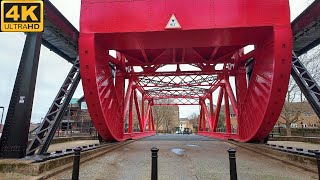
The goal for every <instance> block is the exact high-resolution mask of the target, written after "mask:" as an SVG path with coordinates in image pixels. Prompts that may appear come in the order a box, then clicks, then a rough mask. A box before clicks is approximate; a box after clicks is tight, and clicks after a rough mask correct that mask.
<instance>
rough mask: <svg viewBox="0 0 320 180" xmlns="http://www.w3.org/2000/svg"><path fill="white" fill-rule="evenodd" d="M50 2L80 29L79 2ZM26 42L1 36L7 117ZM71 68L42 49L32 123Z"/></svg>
mask: <svg viewBox="0 0 320 180" xmlns="http://www.w3.org/2000/svg"><path fill="white" fill-rule="evenodd" d="M51 2H52V3H53V4H54V5H55V6H56V7H57V8H58V9H59V10H60V11H61V12H62V13H63V14H64V15H65V16H66V17H67V19H69V20H70V21H71V23H72V24H73V25H74V26H75V27H76V28H77V29H79V16H80V0H68V1H66V0H52V1H51ZM311 2H312V0H290V4H291V19H294V18H295V17H296V16H298V15H299V14H300V13H301V12H302V11H303V10H304V9H305V8H306V7H307V6H308V4H310V3H311ZM24 40H25V35H24V34H23V33H0V57H1V59H0V106H4V107H5V114H6V112H7V108H8V106H9V102H10V97H11V92H12V89H13V85H14V81H15V77H16V73H17V69H18V66H19V61H20V56H21V53H22V49H23V45H24ZM70 68H71V65H70V64H69V63H67V62H66V61H65V60H63V59H62V58H60V57H59V56H57V55H55V54H54V53H53V52H50V51H49V50H48V49H47V48H45V47H43V46H42V49H41V56H40V64H39V71H38V78H37V84H36V91H35V99H34V104H33V112H32V118H31V120H32V122H35V123H37V122H39V121H40V120H41V118H42V117H44V116H45V114H46V112H47V110H48V108H49V106H50V105H51V103H52V101H53V99H54V97H55V96H56V93H57V92H58V90H59V88H60V86H61V84H62V83H63V81H64V79H65V77H66V75H67V73H68V71H69V70H70ZM82 95H83V92H82V86H81V83H80V86H79V87H78V89H77V91H76V93H75V95H74V97H76V98H79V97H81V96H82ZM0 111H1V110H0ZM198 111H199V108H198V107H181V108H180V117H188V116H189V115H191V114H192V113H194V112H195V113H197V112H198Z"/></svg>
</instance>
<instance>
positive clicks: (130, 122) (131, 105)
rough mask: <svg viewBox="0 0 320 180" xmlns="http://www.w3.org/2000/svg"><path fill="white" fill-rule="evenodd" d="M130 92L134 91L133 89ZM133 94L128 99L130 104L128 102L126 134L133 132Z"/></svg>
mask: <svg viewBox="0 0 320 180" xmlns="http://www.w3.org/2000/svg"><path fill="white" fill-rule="evenodd" d="M132 91H135V90H134V89H133V90H132ZM133 96H134V94H133V92H132V93H131V97H130V102H129V129H128V133H132V132H133V110H132V108H133Z"/></svg>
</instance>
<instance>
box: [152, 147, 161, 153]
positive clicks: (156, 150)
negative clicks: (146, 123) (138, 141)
mask: <svg viewBox="0 0 320 180" xmlns="http://www.w3.org/2000/svg"><path fill="white" fill-rule="evenodd" d="M158 151H159V149H158V148H156V147H153V148H151V152H158Z"/></svg>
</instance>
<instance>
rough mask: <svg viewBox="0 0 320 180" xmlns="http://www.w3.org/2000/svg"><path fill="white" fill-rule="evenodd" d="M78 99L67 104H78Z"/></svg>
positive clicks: (73, 99)
mask: <svg viewBox="0 0 320 180" xmlns="http://www.w3.org/2000/svg"><path fill="white" fill-rule="evenodd" d="M78 100H79V98H72V99H71V100H70V103H69V104H78Z"/></svg>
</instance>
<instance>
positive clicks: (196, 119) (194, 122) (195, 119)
mask: <svg viewBox="0 0 320 180" xmlns="http://www.w3.org/2000/svg"><path fill="white" fill-rule="evenodd" d="M199 118H200V115H199V114H196V113H193V114H191V115H190V116H189V117H188V119H189V121H190V123H191V124H192V127H193V128H194V130H195V133H197V131H198V124H199Z"/></svg>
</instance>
